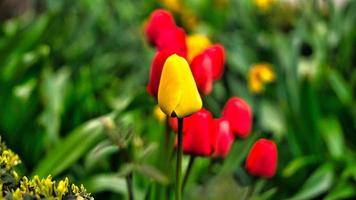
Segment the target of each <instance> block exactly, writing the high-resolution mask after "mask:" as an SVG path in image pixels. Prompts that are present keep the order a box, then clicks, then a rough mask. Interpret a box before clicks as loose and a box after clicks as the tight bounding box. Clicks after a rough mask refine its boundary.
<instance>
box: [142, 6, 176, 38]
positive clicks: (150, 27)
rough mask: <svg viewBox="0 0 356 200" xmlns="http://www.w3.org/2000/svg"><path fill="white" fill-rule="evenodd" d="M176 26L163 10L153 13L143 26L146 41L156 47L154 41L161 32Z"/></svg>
mask: <svg viewBox="0 0 356 200" xmlns="http://www.w3.org/2000/svg"><path fill="white" fill-rule="evenodd" d="M175 26H176V24H175V22H174V18H173V16H172V14H171V13H170V12H168V11H166V10H163V9H157V10H155V11H153V12H152V13H151V15H150V17H149V20H148V21H147V23H146V25H145V34H146V36H147V38H148V41H149V42H150V43H151V44H153V45H156V40H157V39H158V36H159V34H160V32H162V30H165V29H170V28H174V27H175Z"/></svg>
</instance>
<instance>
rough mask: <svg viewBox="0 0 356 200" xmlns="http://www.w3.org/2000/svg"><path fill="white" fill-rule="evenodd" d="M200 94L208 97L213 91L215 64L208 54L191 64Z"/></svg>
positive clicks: (203, 54)
mask: <svg viewBox="0 0 356 200" xmlns="http://www.w3.org/2000/svg"><path fill="white" fill-rule="evenodd" d="M190 68H191V70H192V73H193V76H194V80H195V83H196V84H197V87H198V90H199V93H200V94H202V95H208V94H209V93H210V92H211V91H212V89H213V62H212V59H211V57H210V56H209V55H208V54H206V53H204V52H203V53H201V54H199V55H197V56H196V57H195V58H194V59H193V60H192V63H191V64H190Z"/></svg>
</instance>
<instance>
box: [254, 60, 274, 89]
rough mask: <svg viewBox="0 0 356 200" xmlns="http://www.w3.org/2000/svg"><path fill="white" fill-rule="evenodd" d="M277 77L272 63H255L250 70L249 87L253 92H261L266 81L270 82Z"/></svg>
mask: <svg viewBox="0 0 356 200" xmlns="http://www.w3.org/2000/svg"><path fill="white" fill-rule="evenodd" d="M275 79H276V77H275V74H274V72H273V70H272V66H271V65H270V64H268V63H258V64H254V65H253V66H252V67H251V69H250V72H249V88H250V90H251V91H252V92H253V93H260V92H262V91H263V89H264V85H265V84H266V83H270V82H272V81H274V80H275Z"/></svg>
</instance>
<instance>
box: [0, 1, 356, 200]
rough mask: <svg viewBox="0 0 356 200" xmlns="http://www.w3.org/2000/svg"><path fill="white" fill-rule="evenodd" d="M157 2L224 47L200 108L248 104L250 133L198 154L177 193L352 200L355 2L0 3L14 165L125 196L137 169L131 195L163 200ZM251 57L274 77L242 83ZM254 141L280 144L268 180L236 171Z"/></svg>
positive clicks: (2, 81)
mask: <svg viewBox="0 0 356 200" xmlns="http://www.w3.org/2000/svg"><path fill="white" fill-rule="evenodd" d="M156 8H165V9H168V10H170V11H171V12H172V13H173V14H174V15H175V18H176V21H177V23H178V25H180V26H182V27H184V28H185V30H186V31H187V34H191V33H203V34H206V35H208V36H209V37H210V38H211V40H212V41H213V42H219V43H222V44H223V45H224V46H225V48H226V53H227V61H226V65H225V67H226V68H225V73H224V75H223V77H222V79H221V80H220V81H218V82H216V83H215V84H214V89H213V92H212V94H211V95H209V96H207V97H205V98H204V105H205V107H206V108H208V109H209V110H211V112H212V113H213V114H214V116H215V117H218V116H219V115H220V111H221V109H222V107H223V106H224V104H225V102H226V100H227V99H228V98H229V97H231V96H240V97H242V98H244V99H246V100H247V101H248V102H249V103H250V104H251V106H252V107H253V110H254V125H253V133H252V134H251V136H250V137H249V138H247V139H245V140H237V141H236V142H235V143H234V145H233V148H232V151H231V152H230V154H229V156H228V157H227V158H226V159H225V160H224V161H221V160H220V161H216V160H214V161H211V160H210V159H207V158H198V159H197V161H196V165H195V166H194V168H193V171H192V177H191V178H190V180H189V182H188V185H187V190H186V194H185V199H194V200H199V199H212V200H215V199H226V200H228V199H240V198H242V197H246V196H247V195H250V196H251V197H252V199H355V198H356V103H355V91H356V89H355V86H356V70H355V65H356V51H355V47H356V1H354V0H320V1H319V0H318V1H317V0H314V1H313V0H304V1H303V0H300V1H298V0H182V1H179V0H161V1H156V0H106V1H101V0H77V1H71V0H61V1H59V0H42V1H41V0H0V134H1V137H2V138H3V139H4V141H6V143H7V145H8V146H9V148H11V149H12V150H14V151H15V152H16V153H18V154H19V155H20V157H21V159H22V165H21V166H20V167H19V169H18V171H19V172H20V174H21V175H28V176H32V175H35V174H38V175H40V176H42V177H45V176H47V175H48V174H51V175H52V176H54V177H56V178H62V177H64V176H68V177H70V179H71V180H72V181H73V182H75V183H83V184H84V186H86V188H87V190H88V191H89V192H91V193H92V194H93V195H94V197H95V198H96V199H127V185H126V178H127V175H130V174H133V175H134V176H133V185H134V191H135V197H136V199H154V198H152V197H156V199H158V198H157V197H159V199H169V194H167V192H165V189H164V188H166V186H167V185H168V188H169V184H170V183H171V180H173V179H172V177H173V175H172V171H173V166H168V168H167V165H165V164H164V163H163V162H162V157H164V156H166V154H167V152H164V151H162V148H163V146H164V145H163V143H164V134H165V133H164V132H165V128H164V123H163V124H162V123H161V122H160V121H159V120H158V119H156V118H155V116H154V114H153V109H154V106H155V102H154V100H153V99H152V98H151V97H150V96H149V95H148V94H147V93H146V84H147V81H148V74H149V68H150V62H151V59H152V57H153V54H154V49H153V48H152V47H150V46H149V45H148V44H147V42H146V41H145V38H144V35H143V32H142V27H143V24H144V21H145V20H146V19H147V17H148V16H149V14H150V13H151V12H152V11H153V10H154V9H156ZM261 65H262V66H263V65H264V66H269V69H271V73H273V74H274V77H275V79H274V80H273V81H271V82H269V83H253V82H251V81H253V79H252V78H251V76H252V75H253V72H254V71H256V70H257V69H256V66H261ZM257 71H258V70H257ZM253 84H255V86H256V84H257V89H256V87H253ZM259 137H267V138H273V139H274V140H275V141H277V144H278V149H279V162H278V171H277V175H276V176H275V177H274V178H272V179H270V180H253V179H251V178H249V177H247V175H246V173H245V172H244V171H243V165H244V159H245V157H246V154H247V153H248V150H249V148H250V146H251V145H252V143H253V142H254V141H255V140H256V139H257V138H259ZM187 161H188V160H187V158H184V164H185V165H186V164H187ZM125 177H126V178H125ZM252 185H253V188H254V189H253V190H251V187H252ZM167 195H168V196H167Z"/></svg>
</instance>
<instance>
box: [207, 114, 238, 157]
mask: <svg viewBox="0 0 356 200" xmlns="http://www.w3.org/2000/svg"><path fill="white" fill-rule="evenodd" d="M212 132H213V133H212V137H211V142H212V145H213V147H214V153H213V156H214V157H222V158H225V157H226V155H227V154H228V153H229V152H230V149H231V146H232V143H233V142H234V135H233V133H232V131H231V128H230V123H229V121H228V120H227V119H224V118H220V119H215V120H214V122H213V131H212Z"/></svg>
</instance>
